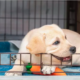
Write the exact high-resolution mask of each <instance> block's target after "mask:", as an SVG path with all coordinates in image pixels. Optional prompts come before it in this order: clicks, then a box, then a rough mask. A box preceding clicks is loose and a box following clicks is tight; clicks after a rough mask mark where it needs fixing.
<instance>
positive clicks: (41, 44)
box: [26, 33, 46, 54]
mask: <svg viewBox="0 0 80 80" xmlns="http://www.w3.org/2000/svg"><path fill="white" fill-rule="evenodd" d="M26 48H27V49H28V50H29V51H30V53H31V54H38V53H45V52H46V45H45V34H40V33H36V34H34V35H33V36H32V37H31V39H30V41H29V44H28V45H27V47H26Z"/></svg>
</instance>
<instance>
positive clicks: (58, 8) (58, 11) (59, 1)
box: [58, 1, 60, 25]
mask: <svg viewBox="0 0 80 80" xmlns="http://www.w3.org/2000/svg"><path fill="white" fill-rule="evenodd" d="M59 9H60V1H58V25H59V12H60V11H59Z"/></svg>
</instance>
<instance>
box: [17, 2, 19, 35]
mask: <svg viewBox="0 0 80 80" xmlns="http://www.w3.org/2000/svg"><path fill="white" fill-rule="evenodd" d="M16 3H17V4H16V6H17V9H16V16H17V18H16V35H18V3H19V1H18V0H17V1H16Z"/></svg>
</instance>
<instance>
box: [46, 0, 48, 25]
mask: <svg viewBox="0 0 80 80" xmlns="http://www.w3.org/2000/svg"><path fill="white" fill-rule="evenodd" d="M47 14H48V1H46V24H47V20H48V17H47V16H48V15H47Z"/></svg>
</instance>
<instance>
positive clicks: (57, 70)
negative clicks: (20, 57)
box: [30, 66, 66, 76]
mask: <svg viewBox="0 0 80 80" xmlns="http://www.w3.org/2000/svg"><path fill="white" fill-rule="evenodd" d="M30 70H31V71H32V72H33V74H37V75H44V74H43V73H41V72H40V66H32V68H31V69H30ZM38 72H40V73H38ZM55 72H59V73H52V74H50V75H56V76H66V73H65V72H64V71H63V70H62V69H60V68H58V67H56V69H55ZM60 72H61V73H60Z"/></svg>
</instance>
